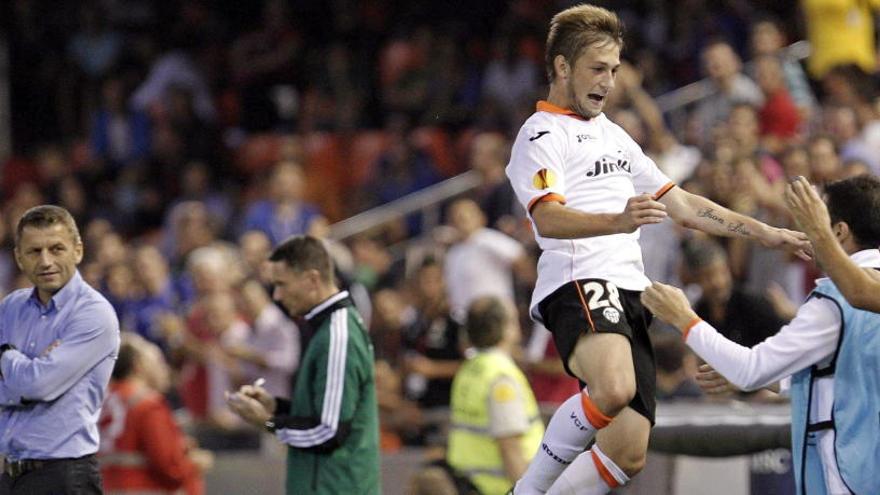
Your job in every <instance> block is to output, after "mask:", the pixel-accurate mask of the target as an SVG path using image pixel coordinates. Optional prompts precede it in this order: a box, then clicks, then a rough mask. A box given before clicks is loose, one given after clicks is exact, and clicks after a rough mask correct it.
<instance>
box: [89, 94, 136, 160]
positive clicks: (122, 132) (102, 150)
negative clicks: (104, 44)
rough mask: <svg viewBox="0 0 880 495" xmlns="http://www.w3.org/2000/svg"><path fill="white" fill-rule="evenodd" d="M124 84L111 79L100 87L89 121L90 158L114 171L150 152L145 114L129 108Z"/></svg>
mask: <svg viewBox="0 0 880 495" xmlns="http://www.w3.org/2000/svg"><path fill="white" fill-rule="evenodd" d="M127 96H128V95H127V94H126V88H125V82H124V81H123V80H122V79H121V78H119V77H110V78H108V79H106V80H105V81H104V84H103V86H102V87H101V105H100V106H99V107H98V108H97V111H96V113H95V114H94V116H93V118H92V128H91V139H90V142H91V151H92V153H93V158H94V159H96V160H99V161H100V162H103V163H106V166H108V167H109V168H111V169H117V168H120V167H123V166H126V165H129V164H132V163H135V162H138V161H140V160H145V159H146V158H147V156H148V154H149V153H150V138H151V129H150V119H149V117H148V116H147V114H146V113H144V112H141V111H138V110H134V109H131V108H129V106H128V105H127Z"/></svg>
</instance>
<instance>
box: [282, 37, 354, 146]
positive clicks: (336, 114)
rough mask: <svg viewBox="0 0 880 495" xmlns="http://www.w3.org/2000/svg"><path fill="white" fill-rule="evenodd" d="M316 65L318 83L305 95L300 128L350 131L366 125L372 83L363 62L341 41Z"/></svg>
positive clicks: (310, 87) (329, 48)
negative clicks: (365, 117) (365, 110)
mask: <svg viewBox="0 0 880 495" xmlns="http://www.w3.org/2000/svg"><path fill="white" fill-rule="evenodd" d="M325 53H326V55H325V57H321V58H320V59H319V63H317V64H315V66H314V68H313V70H314V80H313V82H312V84H311V85H310V86H309V87H308V88H307V89H306V90H305V94H304V95H303V108H302V112H300V124H299V126H298V128H299V129H300V130H301V131H303V132H315V131H347V130H352V129H356V128H357V127H360V126H362V125H363V124H364V116H363V113H364V107H365V106H366V104H367V94H366V89H368V87H369V83H370V81H369V80H368V78H367V77H366V75H367V73H366V71H365V70H363V69H364V68H363V63H364V61H363V60H355V59H353V54H352V52H351V50H349V49H348V47H347V46H346V45H345V44H344V43H341V42H337V43H334V44H332V45H330V46H329V47H328V48H327V50H326V52H325Z"/></svg>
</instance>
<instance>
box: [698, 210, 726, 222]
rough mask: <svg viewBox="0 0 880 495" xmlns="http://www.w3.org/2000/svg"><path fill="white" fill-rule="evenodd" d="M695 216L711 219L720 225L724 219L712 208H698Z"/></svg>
mask: <svg viewBox="0 0 880 495" xmlns="http://www.w3.org/2000/svg"><path fill="white" fill-rule="evenodd" d="M697 216H698V217H700V218H708V219H709V220H713V221H715V222H718V223H719V224H721V225H724V219H723V218H721V217H719V216H718V215H716V214H715V209H714V208H700V209H699V210H697Z"/></svg>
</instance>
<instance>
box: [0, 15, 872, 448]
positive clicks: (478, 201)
mask: <svg viewBox="0 0 880 495" xmlns="http://www.w3.org/2000/svg"><path fill="white" fill-rule="evenodd" d="M49 3H51V2H45V1H24V0H17V1H14V2H10V4H9V5H8V6H7V7H6V9H7V10H8V13H9V16H5V17H6V18H7V19H8V21H7V24H8V27H9V30H8V33H9V36H8V37H7V38H6V42H7V46H8V49H9V54H10V69H9V82H10V86H11V87H10V89H11V110H12V120H11V124H12V145H13V146H12V151H13V153H12V155H11V156H10V157H8V158H7V159H6V160H5V162H4V163H3V164H2V169H0V193H2V198H3V201H2V207H0V215H2V219H0V242H2V245H3V246H4V248H5V249H2V250H0V292H2V293H3V294H5V293H8V292H9V291H11V290H12V289H14V288H19V287H22V286H24V285H25V284H26V283H27V281H26V280H25V279H23V278H22V277H21V276H19V275H17V270H16V268H15V263H14V260H13V257H12V251H11V249H10V247H11V242H12V232H13V230H14V226H15V224H16V222H17V220H18V218H19V217H20V216H21V214H22V213H23V212H24V211H25V210H26V209H28V208H30V207H32V206H35V205H38V204H43V203H53V204H58V205H60V206H63V207H64V208H66V209H67V210H69V211H70V212H71V213H72V214H73V216H74V217H75V219H76V221H77V223H78V224H79V225H80V228H81V230H82V235H83V241H84V243H85V244H86V246H88V249H87V251H86V258H85V259H84V261H83V263H82V265H81V266H80V271H81V273H82V275H83V278H84V279H85V280H86V281H87V282H88V283H89V284H91V285H92V286H93V287H95V288H98V289H99V290H100V291H101V292H102V293H103V294H104V295H105V296H106V297H107V299H108V300H109V301H110V302H111V303H112V304H113V306H114V308H115V309H116V311H117V314H118V316H119V320H120V323H121V327H122V330H123V332H132V333H136V334H139V335H140V336H141V337H143V339H145V340H146V341H148V342H151V343H153V344H156V345H157V346H158V347H159V348H160V349H161V350H162V353H163V354H164V358H165V359H167V360H168V361H169V362H170V364H171V368H172V383H173V387H172V388H173V391H172V392H171V393H170V394H169V397H170V398H171V404H172V405H174V406H176V407H178V408H182V409H184V410H185V411H186V412H187V415H188V416H189V417H190V418H192V421H193V422H194V424H197V425H201V426H200V427H205V428H208V429H211V430H213V431H215V432H220V433H221V434H222V433H224V432H225V433H228V432H235V431H239V430H243V429H246V425H245V424H244V423H243V422H242V421H241V420H240V419H239V418H237V417H236V416H235V415H234V414H232V413H231V411H229V409H228V408H227V407H226V402H225V400H224V395H223V394H224V392H225V391H227V390H234V389H235V388H237V387H238V386H239V385H241V384H245V383H251V382H253V381H254V380H256V379H257V378H265V380H266V385H265V387H266V388H267V390H269V391H270V392H271V393H273V394H274V395H278V396H284V395H288V394H289V388H290V385H289V383H290V379H291V376H292V375H293V374H294V373H295V372H296V368H297V363H298V360H299V357H300V350H301V349H303V348H304V346H305V343H306V342H307V341H308V338H309V337H310V335H309V329H308V328H307V327H305V326H302V325H301V322H298V321H293V320H291V319H289V318H287V317H286V316H285V315H284V314H283V312H282V310H281V309H280V308H279V307H278V306H276V305H274V304H272V302H271V296H270V292H269V289H268V287H267V283H268V281H269V279H268V274H267V273H266V268H265V264H264V261H265V260H266V257H267V255H268V253H269V252H270V250H271V248H272V247H273V246H274V245H275V244H277V243H278V242H280V241H282V240H284V239H285V238H287V237H288V236H290V235H293V234H303V233H308V234H311V235H314V236H317V237H320V238H325V239H326V240H327V243H328V247H329V249H330V251H331V253H332V254H333V256H334V259H335V261H336V264H337V269H338V272H339V273H338V275H339V277H340V279H341V280H342V281H343V285H344V286H345V287H347V288H348V289H349V291H350V292H351V294H352V296H353V297H354V298H355V300H356V302H357V303H358V306H359V309H360V311H361V313H362V314H363V315H364V317H365V319H366V320H367V324H368V326H369V329H370V333H371V335H372V338H373V343H374V345H375V352H376V358H377V360H376V365H375V366H376V385H377V395H378V399H379V408H380V421H381V433H382V435H381V444H382V448H383V450H384V451H386V452H393V451H394V450H396V449H399V448H400V447H401V446H404V445H432V446H437V445H443V444H444V442H445V431H443V430H442V428H440V427H438V425H441V424H442V421H440V420H438V418H441V417H443V415H444V414H445V413H446V412H448V406H449V401H450V391H451V385H452V378H453V376H454V375H455V373H456V371H458V369H459V367H460V365H461V364H462V362H463V360H464V358H465V353H466V347H467V343H466V341H465V339H464V334H463V332H462V321H463V316H464V314H465V313H466V311H467V308H468V306H469V305H470V303H471V302H473V301H474V300H475V299H477V298H479V297H480V296H485V295H494V296H497V297H499V298H500V299H502V300H503V301H507V302H510V303H512V304H513V305H514V306H515V307H517V308H518V309H519V315H520V320H521V326H522V328H523V333H524V340H523V342H522V345H521V346H520V348H519V349H518V350H517V351H516V352H514V353H513V354H514V357H515V359H516V360H517V362H518V364H519V365H520V367H522V368H523V369H524V370H525V371H526V374H527V376H528V377H529V380H530V383H531V386H532V388H533V390H534V393H535V397H536V399H537V400H538V402H540V403H547V404H554V403H558V402H559V401H561V400H564V399H565V398H566V397H568V396H570V395H571V394H572V393H574V392H576V391H577V383H576V381H574V380H573V379H571V378H569V377H568V376H567V375H565V373H564V371H563V369H562V366H561V364H559V359H558V358H557V357H556V354H555V349H554V348H553V345H552V339H551V338H550V336H549V335H550V334H549V332H547V331H546V329H544V328H543V327H540V326H535V325H533V324H532V323H531V322H529V321H528V317H527V313H528V311H527V306H528V299H529V295H530V292H531V289H532V286H533V283H534V280H535V262H536V255H537V252H536V251H537V249H536V246H535V244H534V239H533V236H532V233H531V230H530V229H531V226H530V225H529V224H528V222H527V221H526V219H525V213H524V212H523V211H521V208H520V207H519V205H518V204H517V203H516V199H515V197H514V195H513V190H512V189H511V187H510V185H509V184H508V182H507V178H506V177H505V174H504V168H505V166H506V165H507V160H508V157H509V152H510V146H511V138H512V135H513V133H514V132H515V131H516V129H517V128H518V127H519V125H520V124H521V123H522V121H523V120H524V119H525V118H526V117H527V116H528V115H529V114H530V113H531V112H533V111H534V104H535V101H536V100H537V99H539V98H540V97H541V95H542V94H543V93H544V92H545V90H544V88H545V76H544V74H543V61H542V59H543V53H542V48H541V47H542V45H543V39H544V36H545V32H544V31H545V29H546V22H547V19H548V18H549V17H550V15H551V14H552V13H553V12H555V11H557V10H558V8H559V6H560V5H561V4H566V2H549V3H547V2H538V1H528V0H518V1H515V2H511V3H508V2H501V1H490V2H473V3H472V4H471V5H469V7H468V9H465V10H461V9H453V8H450V7H449V5H450V4H449V3H447V2H422V1H415V2H392V1H390V0H371V1H366V2H351V1H335V2H317V1H307V0H299V1H297V0H294V1H290V2H284V1H280V0H266V1H264V2H255V3H254V5H250V4H249V5H247V6H245V5H241V2H223V1H196V0H190V1H184V2H173V3H167V2H152V1H149V0H129V1H125V2H122V1H115V0H101V1H89V2H67V3H64V4H63V5H59V6H57V8H56V7H52V8H48V7H47V6H48V4H49ZM599 3H602V2H599ZM605 3H611V2H605ZM802 3H803V4H804V6H805V9H804V19H803V21H805V22H804V23H801V22H796V21H794V20H795V19H797V18H798V16H797V15H796V14H795V10H796V8H795V6H789V7H786V6H781V4H782V3H780V2H769V1H763V2H742V1H735V0H731V1H722V2H712V3H709V2H699V1H684V2H634V1H632V2H614V5H613V6H612V8H614V9H615V10H616V11H617V12H618V13H619V14H620V15H621V17H622V18H623V19H624V20H625V22H626V23H627V25H628V26H629V32H628V33H627V36H628V38H627V46H626V48H625V51H624V58H625V59H626V60H627V62H626V63H625V64H624V65H623V66H622V67H621V69H620V71H619V73H618V75H617V81H616V85H617V89H616V90H615V92H614V93H612V100H611V101H609V102H608V105H607V106H606V114H607V115H608V116H609V117H610V118H611V119H612V120H613V121H614V122H616V123H618V124H620V125H621V126H622V127H623V128H624V129H625V130H626V131H627V132H628V133H629V134H630V135H631V136H632V137H633V138H634V139H635V140H636V141H637V142H638V143H639V144H640V145H641V146H642V147H643V149H644V150H645V151H646V153H647V154H648V155H649V156H651V157H652V158H653V159H654V160H655V162H656V163H657V165H658V166H659V167H660V168H661V169H662V170H663V171H664V172H665V173H666V174H667V175H668V176H669V177H670V178H671V179H673V180H674V181H676V183H677V184H678V185H679V186H680V187H682V188H684V189H686V190H688V191H692V192H696V193H698V194H700V195H703V196H705V197H708V198H711V199H712V200H714V201H716V202H717V203H719V204H721V205H723V206H726V207H728V208H731V209H733V210H735V211H738V212H741V213H746V214H748V215H750V216H752V217H754V218H758V219H761V220H762V221H765V222H767V223H770V224H773V225H779V226H789V227H792V228H794V225H793V222H792V220H791V219H790V217H789V215H788V213H787V210H786V208H785V204H784V203H783V188H784V185H785V183H786V178H790V177H794V176H798V175H801V176H805V177H807V178H808V179H809V180H810V182H811V183H813V184H818V185H820V186H821V184H823V183H826V182H828V181H832V180H836V179H839V178H844V177H849V176H853V175H858V174H862V173H872V174H878V173H880V160H878V157H880V104H878V102H880V100H878V99H876V96H877V94H878V93H877V88H876V84H877V80H876V74H875V73H874V64H875V59H876V53H875V52H874V50H873V47H860V46H857V45H858V44H857V43H853V44H852V45H853V47H854V48H853V50H855V51H858V52H859V53H845V52H844V51H843V50H841V47H840V46H837V45H838V44H839V43H829V42H828V41H827V37H826V38H823V33H826V32H827V30H828V29H833V27H829V26H827V25H826V24H830V23H833V22H834V17H833V16H831V15H824V16H823V15H822V10H821V9H822V6H821V5H818V4H821V3H823V2H821V1H819V0H805V1H804V2H802ZM557 4H559V5H557ZM853 4H854V5H857V4H858V5H862V4H860V3H858V2H853ZM53 5H54V3H53ZM817 12H818V13H817ZM826 14H827V13H826ZM869 14H870V13H869ZM779 19H784V20H785V21H784V22H781V21H779ZM870 35H871V36H873V32H871V33H870ZM799 37H808V38H809V39H810V41H811V42H812V44H813V45H812V50H813V55H812V58H811V59H810V61H809V63H806V64H804V63H802V61H800V60H797V59H796V58H792V57H791V56H789V55H787V52H785V51H784V46H785V45H786V44H787V43H788V42H790V41H792V40H796V39H798V38H799ZM831 45H834V46H831ZM862 48H864V49H862ZM865 50H867V51H869V52H870V53H868V56H867V61H866V57H865V56H864V53H862V52H864V51H865ZM743 60H750V62H749V63H747V64H743V62H742V61H743ZM814 61H817V62H816V63H814ZM819 62H821V63H819ZM700 77H706V78H708V81H709V84H710V85H711V87H712V92H711V94H710V96H708V97H706V98H703V99H701V100H699V101H697V102H695V103H692V104H690V105H689V106H688V107H687V108H685V110H686V118H685V119H684V120H682V121H681V122H680V123H681V124H682V125H680V126H678V127H675V128H673V127H671V126H670V125H669V124H668V122H669V119H667V118H665V116H664V110H665V109H661V108H660V107H659V106H658V103H657V99H656V97H657V96H658V95H660V94H662V93H664V92H666V91H669V90H672V89H674V88H677V87H680V86H682V85H684V84H687V83H690V82H693V81H694V80H696V79H698V78H700ZM469 169H470V170H475V171H477V172H478V174H479V176H480V177H481V179H482V182H481V184H480V185H479V186H478V187H477V188H476V189H474V190H473V191H471V192H470V193H468V194H466V195H465V196H464V197H458V198H454V199H452V200H450V201H448V203H446V204H444V205H442V206H443V214H442V221H441V225H440V226H438V227H433V228H431V229H430V230H428V229H426V228H423V226H422V224H421V222H420V220H419V218H417V217H407V218H402V219H399V220H397V221H393V222H391V223H389V224H387V225H383V226H381V227H378V228H374V229H371V230H369V231H366V232H362V233H359V234H358V235H356V236H353V237H351V238H347V239H344V240H334V239H333V238H332V237H330V236H329V234H330V229H329V228H328V227H329V225H331V224H332V223H333V222H335V221H338V220H341V219H344V218H347V217H349V216H351V215H353V214H355V213H358V212H360V211H364V210H366V209H368V208H370V207H373V206H377V205H381V204H385V203H387V202H389V201H392V200H394V199H397V198H400V197H402V196H404V195H406V194H409V193H412V192H414V191H417V190H420V189H422V188H424V187H426V186H428V185H431V184H434V183H437V182H439V181H441V180H443V179H445V178H448V177H451V176H453V175H455V174H457V173H460V172H463V171H465V170H469ZM401 241H410V244H409V245H410V247H409V248H408V249H407V250H406V251H405V254H403V255H401V254H400V250H398V249H392V246H395V245H397V244H398V243H399V242H401ZM641 241H642V247H643V253H644V260H645V268H646V273H647V274H648V276H649V277H650V278H651V279H652V280H658V281H662V282H665V283H671V284H673V285H676V286H679V287H686V288H687V289H688V291H687V292H688V294H689V296H690V297H691V298H692V300H693V302H695V307H696V308H698V312H699V313H700V314H701V315H703V317H704V318H705V320H706V321H707V322H710V323H711V324H712V325H713V326H714V327H715V328H717V329H719V331H721V332H722V333H724V334H725V335H726V336H728V337H730V338H731V339H733V340H736V341H738V342H740V343H742V344H744V345H752V344H754V343H757V342H760V341H761V340H763V339H764V338H765V337H767V336H769V335H772V334H773V333H774V332H775V331H776V330H777V329H778V328H779V327H780V325H781V324H783V323H784V322H786V321H787V320H788V319H790V318H791V317H792V316H793V314H794V307H795V306H794V304H793V303H792V301H801V300H803V298H804V297H805V295H806V294H808V293H809V291H810V290H811V289H812V287H813V283H814V279H815V278H817V277H818V276H819V272H818V269H817V268H816V267H815V266H814V265H813V264H812V263H809V262H804V261H802V260H799V259H797V258H794V257H789V256H787V255H786V254H784V253H781V252H779V251H773V250H769V249H764V248H761V247H760V246H756V245H754V244H748V243H744V242H741V241H738V240H730V241H728V242H726V243H724V244H723V245H722V244H718V243H717V241H712V240H708V239H707V238H703V237H702V236H700V235H697V234H695V233H694V232H692V231H686V230H684V229H680V228H678V227H677V226H675V224H673V223H672V222H669V221H667V222H664V223H662V224H660V225H657V226H649V227H646V228H643V229H642V233H641ZM746 315H748V316H747V317H746ZM756 315H760V316H756ZM755 321H758V322H761V323H762V325H760V328H759V326H756V325H754V324H753V323H754V322H755ZM656 337H657V338H656V341H655V345H656V346H657V359H658V393H659V395H660V396H661V398H663V399H664V400H665V399H669V400H671V399H674V398H677V397H694V396H699V395H700V391H699V388H698V387H696V385H695V383H694V382H693V376H694V375H695V373H696V368H697V364H698V363H697V359H696V358H695V356H694V355H693V354H692V353H691V352H690V351H688V350H687V349H686V348H685V347H684V345H683V344H682V342H681V340H680V339H678V338H670V333H669V332H665V331H664V329H663V328H662V326H660V325H658V326H657V328H656ZM199 455H202V454H199ZM202 464H209V463H208V462H205V461H202Z"/></svg>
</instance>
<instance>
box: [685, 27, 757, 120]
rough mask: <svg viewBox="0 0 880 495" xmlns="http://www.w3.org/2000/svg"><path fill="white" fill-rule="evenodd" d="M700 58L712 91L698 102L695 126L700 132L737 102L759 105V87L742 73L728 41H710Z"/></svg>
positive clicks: (728, 111) (722, 117)
mask: <svg viewBox="0 0 880 495" xmlns="http://www.w3.org/2000/svg"><path fill="white" fill-rule="evenodd" d="M702 57H703V65H704V67H705V70H706V75H707V76H708V77H709V80H710V81H711V82H712V85H713V88H714V93H713V94H712V95H711V96H709V97H707V98H706V99H704V100H703V101H701V102H700V104H699V105H698V107H697V110H696V112H697V113H696V119H697V122H698V123H699V124H698V125H699V127H700V129H702V131H703V132H704V133H708V132H709V131H711V130H712V128H714V127H715V126H716V125H717V124H718V123H720V122H722V121H724V120H726V119H727V117H728V114H729V113H730V111H731V108H732V107H733V105H735V104H737V103H748V104H750V105H754V106H761V104H763V102H764V96H763V95H762V94H761V90H760V88H758V86H757V85H756V84H755V83H754V82H753V81H752V80H751V79H749V78H748V77H747V76H746V75H745V74H743V73H742V62H741V61H740V58H739V55H737V54H736V52H735V51H733V48H732V47H731V46H730V45H729V44H728V43H726V42H724V41H714V42H712V43H710V44H708V45H707V46H706V47H705V48H703V53H702Z"/></svg>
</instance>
